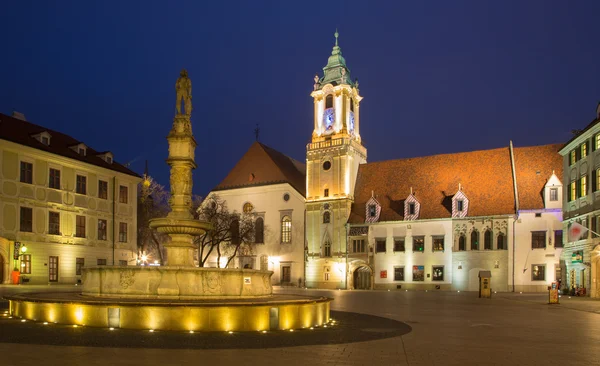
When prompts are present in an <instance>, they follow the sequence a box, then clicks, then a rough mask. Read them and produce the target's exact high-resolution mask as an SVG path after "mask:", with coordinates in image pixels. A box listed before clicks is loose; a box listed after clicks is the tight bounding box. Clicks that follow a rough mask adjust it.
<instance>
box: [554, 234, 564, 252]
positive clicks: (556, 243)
mask: <svg viewBox="0 0 600 366" xmlns="http://www.w3.org/2000/svg"><path fill="white" fill-rule="evenodd" d="M558 233H560V235H558ZM559 237H560V240H558V238H559ZM554 247H555V248H563V247H564V245H563V231H562V229H561V230H554Z"/></svg>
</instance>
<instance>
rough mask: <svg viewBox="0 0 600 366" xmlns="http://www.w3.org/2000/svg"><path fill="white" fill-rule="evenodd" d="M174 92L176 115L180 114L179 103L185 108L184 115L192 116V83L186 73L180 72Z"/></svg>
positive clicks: (184, 71)
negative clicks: (175, 92)
mask: <svg viewBox="0 0 600 366" xmlns="http://www.w3.org/2000/svg"><path fill="white" fill-rule="evenodd" d="M175 90H176V91H177V101H176V103H175V108H176V109H177V114H181V102H182V101H183V105H184V108H185V114H186V115H188V116H190V115H191V114H192V81H191V80H190V78H188V74H187V71H186V70H185V69H183V70H181V73H180V76H179V79H177V82H176V83H175Z"/></svg>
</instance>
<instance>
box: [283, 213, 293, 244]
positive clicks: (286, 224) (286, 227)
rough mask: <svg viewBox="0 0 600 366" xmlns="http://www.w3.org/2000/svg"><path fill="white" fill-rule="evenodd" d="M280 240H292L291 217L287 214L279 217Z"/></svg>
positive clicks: (285, 241)
mask: <svg viewBox="0 0 600 366" xmlns="http://www.w3.org/2000/svg"><path fill="white" fill-rule="evenodd" d="M281 242H282V243H291V242H292V219H291V218H290V217H289V216H287V215H286V216H283V217H282V218H281Z"/></svg>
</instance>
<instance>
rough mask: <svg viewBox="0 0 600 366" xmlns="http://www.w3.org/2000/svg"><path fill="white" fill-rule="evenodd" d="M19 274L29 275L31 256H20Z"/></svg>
mask: <svg viewBox="0 0 600 366" xmlns="http://www.w3.org/2000/svg"><path fill="white" fill-rule="evenodd" d="M21 273H22V274H31V254H23V255H22V256H21Z"/></svg>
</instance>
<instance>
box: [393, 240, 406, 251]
mask: <svg viewBox="0 0 600 366" xmlns="http://www.w3.org/2000/svg"><path fill="white" fill-rule="evenodd" d="M404 243H405V241H404V238H394V252H404V251H405V249H406V248H405V245H404Z"/></svg>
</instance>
